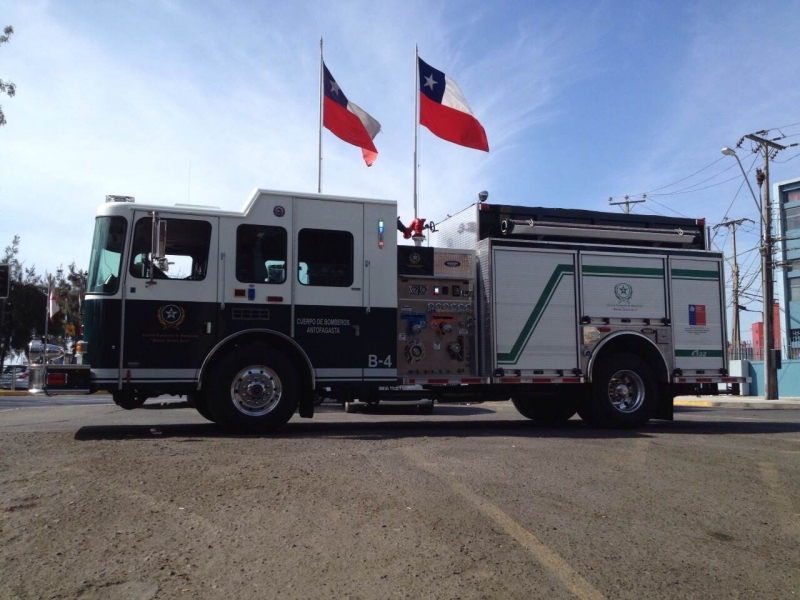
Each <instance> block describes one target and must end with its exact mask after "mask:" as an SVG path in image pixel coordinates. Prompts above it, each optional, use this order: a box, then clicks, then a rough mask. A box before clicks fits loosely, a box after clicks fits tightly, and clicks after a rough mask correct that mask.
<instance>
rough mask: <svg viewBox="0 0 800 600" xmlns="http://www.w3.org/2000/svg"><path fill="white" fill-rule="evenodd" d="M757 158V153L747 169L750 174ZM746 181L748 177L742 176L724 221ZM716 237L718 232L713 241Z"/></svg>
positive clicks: (723, 218)
mask: <svg viewBox="0 0 800 600" xmlns="http://www.w3.org/2000/svg"><path fill="white" fill-rule="evenodd" d="M723 158H724V157H723ZM756 160H758V156H757V155H756V156H755V157H754V158H753V162H752V163H750V168H749V169H747V175H750V171H752V170H753V167H754V166H755V164H756ZM745 183H747V181H746V178H745V177H743V178H742V183H741V184H739V189H738V190H736V193H735V194H734V195H733V200H731V203H730V204H729V205H728V210H726V211H725V215H724V216H723V217H722V220H723V221H724V220H725V219H727V218H728V213H729V212H731V208H733V203H734V202H736V198H738V197H739V192H741V191H742V188H743V187H744V184H745ZM715 237H717V233H716V232H714V235H713V236H712V237H711V241H714V238H715Z"/></svg>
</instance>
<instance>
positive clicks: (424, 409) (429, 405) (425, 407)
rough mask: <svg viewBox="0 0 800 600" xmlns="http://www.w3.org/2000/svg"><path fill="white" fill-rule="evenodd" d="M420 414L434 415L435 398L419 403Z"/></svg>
mask: <svg viewBox="0 0 800 600" xmlns="http://www.w3.org/2000/svg"><path fill="white" fill-rule="evenodd" d="M419 414H421V415H432V414H433V400H431V401H430V402H426V403H425V404H420V405H419Z"/></svg>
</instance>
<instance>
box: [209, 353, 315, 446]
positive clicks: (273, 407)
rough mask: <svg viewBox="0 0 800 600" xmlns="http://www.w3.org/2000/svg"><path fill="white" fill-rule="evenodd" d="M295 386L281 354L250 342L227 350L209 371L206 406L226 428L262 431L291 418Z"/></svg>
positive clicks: (293, 371)
mask: <svg viewBox="0 0 800 600" xmlns="http://www.w3.org/2000/svg"><path fill="white" fill-rule="evenodd" d="M298 389H299V381H298V375H297V371H296V369H295V367H294V365H293V364H292V363H291V362H290V361H289V360H288V359H287V358H286V357H285V356H284V355H282V354H280V353H278V352H276V351H275V350H274V349H273V348H271V347H270V346H267V345H266V344H250V345H247V346H241V347H239V348H237V349H236V350H234V351H233V352H231V353H230V354H229V355H228V356H226V357H225V358H223V359H222V360H221V361H220V362H219V363H218V364H217V365H216V367H215V368H214V369H213V370H212V372H211V373H210V374H209V385H208V386H207V390H208V408H209V411H210V413H211V416H212V417H213V420H214V421H215V422H217V423H219V424H220V425H222V426H223V427H224V428H226V429H229V430H233V431H246V432H251V433H266V432H270V431H275V430H276V429H278V428H280V427H282V426H283V425H285V424H286V423H287V421H289V419H291V418H292V415H293V414H294V412H295V410H296V409H297V403H298V397H297V393H298ZM201 414H202V413H201Z"/></svg>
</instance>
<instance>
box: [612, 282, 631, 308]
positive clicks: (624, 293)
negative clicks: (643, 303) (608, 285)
mask: <svg viewBox="0 0 800 600" xmlns="http://www.w3.org/2000/svg"><path fill="white" fill-rule="evenodd" d="M614 295H615V296H616V297H617V300H619V301H620V303H623V302H626V303H629V302H630V300H631V298H632V297H633V286H631V284H630V283H618V284H617V285H615V286H614Z"/></svg>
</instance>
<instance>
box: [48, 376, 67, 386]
mask: <svg viewBox="0 0 800 600" xmlns="http://www.w3.org/2000/svg"><path fill="white" fill-rule="evenodd" d="M65 383H67V374H66V373H48V374H47V385H64V384H65Z"/></svg>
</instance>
